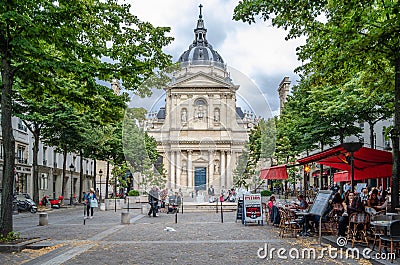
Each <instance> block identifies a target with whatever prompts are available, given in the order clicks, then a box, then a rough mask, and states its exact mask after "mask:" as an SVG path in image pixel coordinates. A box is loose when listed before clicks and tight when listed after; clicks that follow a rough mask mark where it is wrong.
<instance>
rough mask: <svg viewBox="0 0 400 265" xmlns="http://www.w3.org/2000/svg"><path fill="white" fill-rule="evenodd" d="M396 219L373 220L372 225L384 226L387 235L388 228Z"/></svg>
mask: <svg viewBox="0 0 400 265" xmlns="http://www.w3.org/2000/svg"><path fill="white" fill-rule="evenodd" d="M393 222H394V221H372V222H371V225H373V226H378V227H383V228H384V233H385V236H387V229H388V227H389V226H390V225H391V224H392V223H393Z"/></svg>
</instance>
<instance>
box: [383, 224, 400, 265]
mask: <svg viewBox="0 0 400 265" xmlns="http://www.w3.org/2000/svg"><path fill="white" fill-rule="evenodd" d="M389 233H390V235H381V236H380V242H379V252H380V253H381V250H382V247H384V248H385V249H386V248H387V247H388V245H386V244H385V243H386V242H387V243H390V253H394V252H393V251H394V250H395V249H396V250H399V249H400V220H396V221H394V222H393V223H391V224H390V226H389ZM383 244H385V245H383ZM396 252H397V251H396ZM391 262H393V259H391Z"/></svg>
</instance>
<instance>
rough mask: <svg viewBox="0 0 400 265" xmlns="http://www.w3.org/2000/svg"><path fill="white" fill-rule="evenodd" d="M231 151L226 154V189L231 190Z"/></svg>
mask: <svg viewBox="0 0 400 265" xmlns="http://www.w3.org/2000/svg"><path fill="white" fill-rule="evenodd" d="M231 154H232V151H227V152H226V182H225V183H226V188H229V189H230V188H232V163H231V162H232V161H231Z"/></svg>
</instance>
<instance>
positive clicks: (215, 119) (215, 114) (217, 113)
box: [214, 109, 219, 122]
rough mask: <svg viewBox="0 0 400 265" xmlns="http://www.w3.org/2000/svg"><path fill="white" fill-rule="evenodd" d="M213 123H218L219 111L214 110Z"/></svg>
mask: <svg viewBox="0 0 400 265" xmlns="http://www.w3.org/2000/svg"><path fill="white" fill-rule="evenodd" d="M214 121H217V122H218V121H219V109H215V110H214Z"/></svg>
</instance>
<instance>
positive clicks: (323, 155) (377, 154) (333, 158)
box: [297, 145, 392, 180]
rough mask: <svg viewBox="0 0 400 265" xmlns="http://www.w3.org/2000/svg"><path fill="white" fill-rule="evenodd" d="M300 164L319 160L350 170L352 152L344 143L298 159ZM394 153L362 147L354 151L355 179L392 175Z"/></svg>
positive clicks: (320, 162) (328, 164)
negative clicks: (345, 147) (347, 149)
mask: <svg viewBox="0 0 400 265" xmlns="http://www.w3.org/2000/svg"><path fill="white" fill-rule="evenodd" d="M297 161H298V162H299V163H300V164H308V163H312V162H317V163H319V164H322V165H326V166H329V167H333V168H337V169H341V170H345V171H348V172H350V171H351V165H350V153H349V152H348V151H346V150H345V149H344V147H343V146H342V145H339V146H336V147H333V148H331V149H328V150H326V151H323V152H320V153H317V154H313V155H311V156H308V157H305V158H302V159H299V160H297ZM391 175H392V153H391V152H386V151H381V150H376V149H371V148H367V147H361V148H360V149H359V150H358V151H356V152H354V180H363V179H371V178H383V177H390V176H391Z"/></svg>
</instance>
